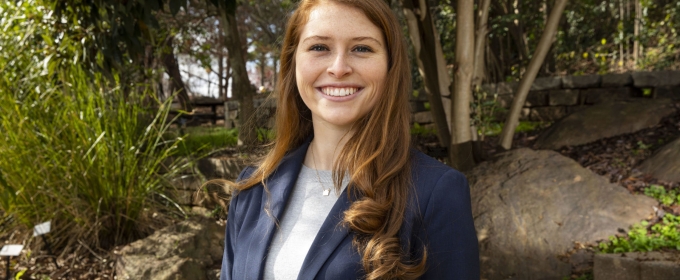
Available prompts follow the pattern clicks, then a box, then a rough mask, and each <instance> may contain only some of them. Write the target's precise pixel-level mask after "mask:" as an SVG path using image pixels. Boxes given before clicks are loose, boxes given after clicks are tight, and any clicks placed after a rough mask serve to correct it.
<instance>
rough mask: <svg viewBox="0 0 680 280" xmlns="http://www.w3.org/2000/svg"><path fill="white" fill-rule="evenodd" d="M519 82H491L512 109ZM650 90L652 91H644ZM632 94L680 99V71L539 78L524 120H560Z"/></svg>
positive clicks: (491, 88) (502, 101)
mask: <svg viewBox="0 0 680 280" xmlns="http://www.w3.org/2000/svg"><path fill="white" fill-rule="evenodd" d="M517 86H518V83H517V82H508V83H498V84H487V85H484V86H483V89H484V90H486V91H487V92H489V93H497V94H498V102H499V105H500V106H501V107H503V108H506V109H509V108H510V105H511V103H512V99H513V98H514V93H515V90H516V89H517ZM647 90H648V91H649V93H650V94H649V95H644V94H643V92H645V91H647ZM631 98H670V99H680V71H658V72H634V73H623V74H607V75H583V76H562V77H547V78H537V79H536V80H535V81H534V84H533V85H532V86H531V90H530V91H529V94H528V95H527V98H526V101H525V103H524V107H523V109H522V113H521V115H520V119H521V120H530V121H556V120H558V119H561V118H563V117H565V116H567V115H568V114H570V113H573V112H575V111H578V110H581V109H583V108H585V107H586V106H589V105H594V104H598V103H601V102H604V101H610V100H622V99H631Z"/></svg>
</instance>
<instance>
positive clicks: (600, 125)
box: [535, 98, 675, 149]
mask: <svg viewBox="0 0 680 280" xmlns="http://www.w3.org/2000/svg"><path fill="white" fill-rule="evenodd" d="M674 111H675V109H674V108H673V107H672V105H670V102H669V101H668V100H665V99H644V98H639V99H636V100H629V101H612V102H605V103H600V104H597V105H593V106H591V107H590V108H586V109H583V110H580V111H577V112H575V113H573V114H571V115H569V116H567V117H565V118H563V119H561V120H560V121H559V122H557V123H555V124H553V125H552V126H551V127H550V128H548V129H546V130H545V131H543V133H541V135H539V137H538V139H537V140H536V144H535V146H536V147H537V148H539V149H559V148H561V147H563V146H576V145H582V144H586V143H590V142H593V141H596V140H598V139H602V138H607V137H612V136H616V135H621V134H626V133H632V132H635V131H638V130H641V129H644V128H648V127H652V126H654V125H656V124H658V123H659V121H661V119H663V118H664V117H666V116H668V115H670V114H672V113H673V112H674Z"/></svg>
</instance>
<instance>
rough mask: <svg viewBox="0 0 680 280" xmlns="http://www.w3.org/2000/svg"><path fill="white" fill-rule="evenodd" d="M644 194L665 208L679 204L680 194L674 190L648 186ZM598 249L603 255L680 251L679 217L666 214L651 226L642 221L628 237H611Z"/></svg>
mask: <svg viewBox="0 0 680 280" xmlns="http://www.w3.org/2000/svg"><path fill="white" fill-rule="evenodd" d="M644 193H645V195H648V196H651V197H653V198H655V199H657V200H659V202H661V204H663V205H665V206H671V205H673V204H680V194H679V193H678V192H677V191H676V190H669V191H667V190H666V189H665V188H664V187H663V186H660V185H650V186H649V187H647V188H645V191H644ZM599 248H600V251H602V252H604V253H625V252H639V251H642V252H645V251H655V250H659V249H663V248H672V249H676V250H680V216H675V215H672V214H666V215H665V216H664V217H663V219H662V220H661V222H659V223H656V224H654V225H652V226H650V225H649V222H647V221H642V222H640V223H639V224H636V225H634V226H633V228H632V229H631V230H630V232H628V236H624V237H619V236H611V237H609V242H602V243H600V244H599Z"/></svg>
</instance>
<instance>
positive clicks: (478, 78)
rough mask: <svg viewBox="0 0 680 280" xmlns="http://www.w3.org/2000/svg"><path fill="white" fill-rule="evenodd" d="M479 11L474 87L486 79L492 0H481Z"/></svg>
mask: <svg viewBox="0 0 680 280" xmlns="http://www.w3.org/2000/svg"><path fill="white" fill-rule="evenodd" d="M480 1H481V3H480V5H479V11H478V12H477V15H478V17H477V34H476V36H477V37H476V38H475V67H474V69H475V70H474V77H473V78H472V83H473V88H474V87H477V86H480V85H482V82H483V81H484V79H486V67H485V66H486V59H485V58H484V53H485V50H486V37H487V35H488V33H489V27H488V26H487V25H488V22H489V7H490V6H491V0H480Z"/></svg>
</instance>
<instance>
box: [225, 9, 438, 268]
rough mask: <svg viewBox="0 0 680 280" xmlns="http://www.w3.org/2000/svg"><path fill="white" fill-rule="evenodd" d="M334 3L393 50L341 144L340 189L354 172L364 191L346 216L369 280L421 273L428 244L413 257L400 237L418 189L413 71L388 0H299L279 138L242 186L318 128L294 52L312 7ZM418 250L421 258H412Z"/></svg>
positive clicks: (286, 59)
mask: <svg viewBox="0 0 680 280" xmlns="http://www.w3.org/2000/svg"><path fill="white" fill-rule="evenodd" d="M327 2H333V3H339V4H342V5H347V6H350V7H354V8H357V9H359V10H361V11H363V13H364V14H365V15H366V17H367V18H368V19H369V20H370V21H371V22H372V23H373V24H375V25H376V26H377V27H378V28H379V29H380V30H382V32H383V36H384V39H385V42H386V45H387V46H386V49H387V53H388V71H387V76H386V78H385V84H384V85H383V90H384V92H383V93H382V94H380V95H379V96H380V97H379V98H380V99H379V100H378V101H377V102H376V105H375V107H374V108H373V109H372V110H371V111H370V112H369V113H368V114H367V115H366V116H364V117H362V118H360V119H359V120H357V122H356V123H355V124H354V125H353V127H354V129H355V132H354V134H353V135H352V136H351V137H350V138H349V139H348V142H347V144H346V145H345V147H344V148H343V149H342V151H340V154H339V156H338V159H337V160H336V162H335V166H334V169H333V178H334V181H335V187H336V189H337V188H339V187H340V185H341V182H342V178H343V177H344V176H345V174H346V173H345V172H347V173H349V175H350V183H349V185H348V186H347V192H348V195H350V197H360V199H358V200H356V201H353V202H352V204H351V206H350V208H349V209H348V210H347V211H345V213H344V214H345V215H344V223H345V224H346V225H347V226H349V228H350V229H351V230H352V231H354V232H355V234H356V238H355V240H354V244H355V246H356V248H357V249H358V250H359V252H360V253H361V255H362V265H363V267H364V270H365V271H366V275H367V276H366V279H386V278H388V279H415V278H418V277H419V276H421V275H422V274H423V273H424V272H425V263H426V258H427V253H426V252H425V251H424V252H423V256H422V257H419V256H406V255H405V253H404V252H402V247H401V244H400V242H399V237H398V231H399V228H400V227H401V225H402V223H403V217H404V213H405V210H406V206H407V203H408V193H409V191H410V189H411V188H412V186H411V171H410V151H409V150H410V141H411V138H410V137H411V136H410V133H409V130H410V129H409V119H410V110H409V105H408V95H409V93H410V91H411V73H410V65H409V61H408V56H407V51H406V44H405V41H404V40H405V39H404V37H403V35H402V33H401V27H400V25H399V22H398V21H397V18H396V17H395V16H394V14H393V13H392V11H391V9H390V7H389V6H388V5H387V4H386V3H385V1H384V0H302V1H301V2H300V4H299V6H298V8H297V9H296V10H295V12H294V13H293V14H292V16H291V18H290V19H289V21H288V25H287V28H286V33H285V37H284V40H283V45H282V47H281V48H282V49H281V57H280V63H281V68H280V72H279V79H278V80H279V83H278V85H277V87H276V93H277V94H278V95H277V105H278V106H277V111H276V124H275V127H274V130H275V131H276V132H277V133H276V137H275V139H274V141H273V143H272V148H271V150H270V151H269V153H268V154H267V155H266V156H265V157H264V158H263V159H262V161H261V162H260V164H259V167H258V168H257V169H256V170H255V171H254V173H253V174H252V175H251V176H250V177H249V178H248V179H246V180H245V181H242V182H239V183H238V184H237V185H236V186H235V187H236V189H238V190H245V189H248V188H251V187H253V186H255V185H258V184H262V185H263V186H264V187H265V189H266V185H265V184H264V183H265V179H266V178H267V177H268V176H269V175H270V174H272V173H273V172H274V170H275V169H276V168H277V166H278V164H279V162H281V160H282V159H283V158H284V156H285V155H286V153H288V152H289V151H291V150H293V149H295V148H297V147H299V146H300V145H301V144H302V143H303V142H304V141H305V139H307V138H308V137H309V136H311V135H312V133H313V130H312V116H311V111H310V110H309V109H308V108H307V106H306V105H305V104H304V102H303V101H302V98H301V97H300V93H299V91H298V89H297V84H296V80H295V52H296V49H297V46H298V43H299V40H300V34H301V33H302V29H303V28H304V26H305V24H306V23H307V21H308V18H309V14H310V12H311V11H312V10H313V9H314V7H316V6H317V5H319V4H321V3H327ZM280 132H284V133H280ZM352 195H353V196H352ZM414 257H415V258H418V259H412V258H414Z"/></svg>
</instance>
